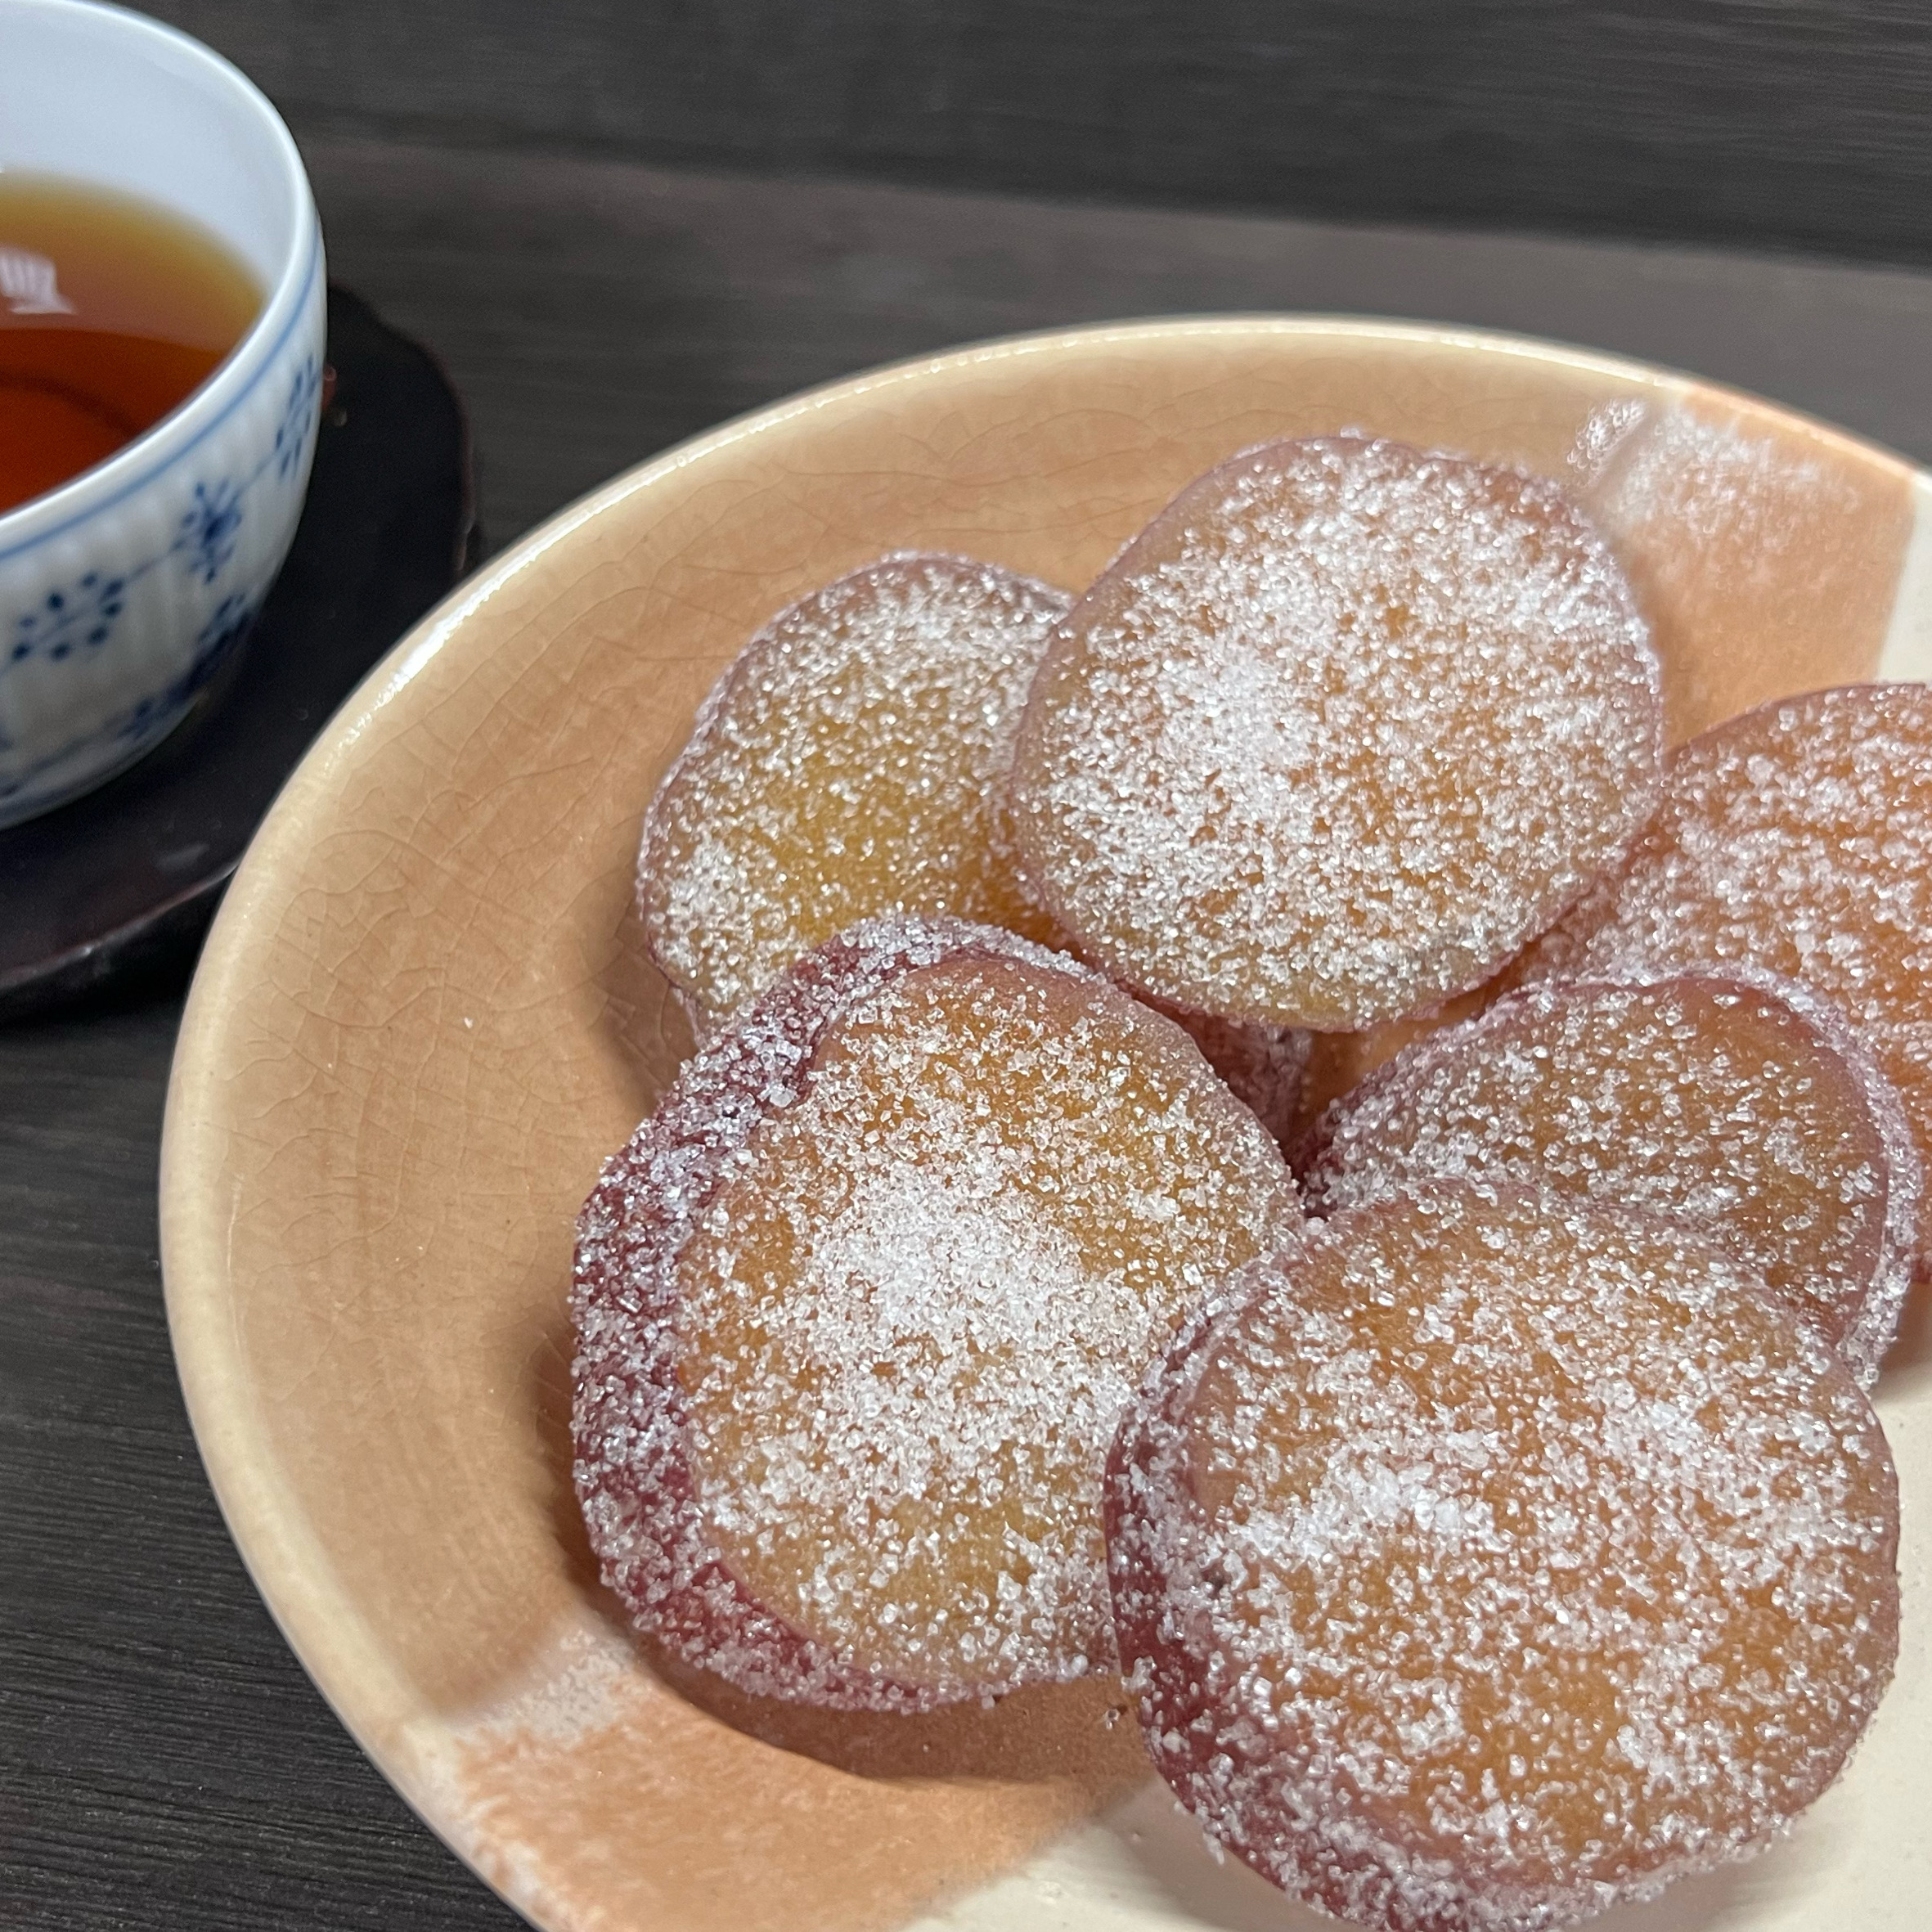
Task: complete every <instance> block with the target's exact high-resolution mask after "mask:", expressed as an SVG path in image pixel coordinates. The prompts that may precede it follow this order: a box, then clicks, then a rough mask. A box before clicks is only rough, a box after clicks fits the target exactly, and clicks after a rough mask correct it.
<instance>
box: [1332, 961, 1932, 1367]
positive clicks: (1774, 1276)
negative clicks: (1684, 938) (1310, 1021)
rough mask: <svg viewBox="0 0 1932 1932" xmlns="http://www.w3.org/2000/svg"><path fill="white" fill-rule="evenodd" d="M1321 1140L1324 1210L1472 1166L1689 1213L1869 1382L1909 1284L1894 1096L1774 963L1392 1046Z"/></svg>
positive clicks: (1914, 1171) (1545, 994)
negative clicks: (1777, 975)
mask: <svg viewBox="0 0 1932 1932" xmlns="http://www.w3.org/2000/svg"><path fill="white" fill-rule="evenodd" d="M1314 1141H1315V1144H1314V1147H1313V1148H1312V1149H1311V1150H1310V1154H1309V1156H1308V1157H1307V1158H1305V1161H1304V1162H1303V1163H1302V1166H1303V1180H1304V1185H1305V1188H1306V1191H1307V1195H1308V1198H1309V1201H1310V1205H1311V1206H1313V1207H1314V1209H1315V1210H1316V1211H1318V1212H1320V1213H1333V1212H1335V1211H1337V1210H1339V1209H1341V1208H1346V1207H1353V1206H1359V1205H1361V1204H1362V1203H1363V1202H1366V1201H1370V1200H1373V1199H1377V1198H1378V1197H1382V1196H1384V1195H1386V1194H1390V1193H1400V1192H1402V1191H1404V1189H1406V1188H1411V1187H1413V1185H1415V1184H1416V1183H1418V1181H1424V1180H1453V1179H1471V1178H1473V1179H1484V1180H1491V1181H1514V1182H1518V1183H1521V1184H1524V1185H1529V1186H1535V1185H1542V1186H1545V1187H1548V1188H1553V1189H1555V1190H1556V1191H1557V1192H1558V1193H1563V1194H1566V1195H1570V1196H1583V1197H1588V1198H1590V1199H1593V1200H1597V1201H1603V1202H1611V1203H1615V1202H1623V1203H1624V1205H1626V1206H1632V1207H1640V1208H1643V1209H1646V1210H1647V1211H1651V1212H1653V1213H1663V1214H1669V1215H1674V1216H1676V1217H1678V1218H1679V1219H1681V1220H1686V1221H1687V1222H1690V1223H1691V1224H1693V1225H1695V1226H1696V1227H1698V1228H1699V1229H1700V1230H1701V1232H1702V1233H1703V1234H1704V1235H1705V1237H1706V1238H1708V1239H1709V1240H1710V1241H1712V1242H1715V1243H1716V1244H1717V1245H1719V1247H1725V1248H1728V1249H1729V1250H1730V1251H1732V1252H1733V1253H1734V1254H1736V1255H1737V1256H1738V1258H1739V1259H1740V1260H1743V1261H1744V1262H1746V1264H1747V1265H1749V1266H1750V1268H1751V1269H1752V1270H1753V1271H1754V1272H1755V1273H1756V1274H1761V1275H1762V1276H1763V1277H1764V1280H1765V1281H1766V1282H1767V1283H1769V1284H1770V1286H1771V1287H1773V1288H1775V1289H1777V1291H1778V1292H1780V1293H1781V1294H1784V1295H1786V1296H1790V1297H1791V1298H1792V1299H1793V1300H1794V1302H1795V1305H1796V1306H1797V1307H1798V1308H1799V1309H1800V1310H1802V1311H1803V1312H1804V1313H1806V1314H1808V1315H1809V1316H1810V1317H1811V1318H1812V1319H1815V1320H1816V1321H1817V1323H1819V1325H1820V1328H1821V1329H1822V1332H1823V1333H1824V1334H1825V1336H1826V1339H1827V1340H1829V1341H1831V1343H1832V1344H1833V1346H1835V1347H1836V1348H1837V1349H1838V1350H1839V1351H1840V1354H1841V1355H1844V1359H1845V1360H1846V1362H1847V1363H1848V1364H1849V1365H1850V1367H1851V1369H1852V1372H1853V1374H1854V1375H1856V1376H1857V1377H1858V1380H1859V1382H1860V1383H1861V1384H1862V1386H1865V1387H1867V1388H1869V1387H1870V1386H1871V1383H1872V1382H1873V1381H1874V1380H1875V1379H1876V1376H1877V1373H1878V1365H1879V1360H1880V1357H1881V1356H1882V1355H1883V1354H1884V1353H1885V1348H1886V1346H1887V1345H1888V1344H1889V1342H1890V1341H1891V1339H1892V1336H1893V1334H1894V1331H1895V1329H1896V1328H1897V1326H1898V1313H1899V1310H1900V1307H1901V1305H1903V1301H1904V1298H1905V1292H1906V1289H1907V1287H1909V1286H1910V1284H1911V1281H1912V1242H1913V1238H1914V1233H1915V1229H1916V1220H1917V1215H1918V1206H1919V1197H1920V1192H1921V1175H1920V1171H1919V1161H1918V1156H1917V1154H1916V1151H1915V1150H1914V1148H1913V1147H1912V1139H1911V1134H1910V1131H1909V1130H1908V1129H1907V1126H1906V1121H1905V1114H1904V1110H1903V1107H1902V1106H1901V1105H1900V1104H1899V1101H1898V1094H1897V1093H1896V1092H1895V1091H1894V1089H1893V1087H1892V1085H1891V1083H1890V1082H1889V1081H1887V1080H1886V1079H1885V1076H1884V1075H1883V1074H1882V1073H1880V1072H1879V1070H1878V1067H1877V1066H1876V1063H1874V1062H1873V1060H1872V1058H1871V1055H1870V1054H1868V1053H1867V1051H1866V1050H1865V1048H1864V1047H1863V1045H1862V1044H1861V1042H1860V1041H1859V1040H1858V1038H1857V1036H1855V1035H1854V1034H1853V1032H1852V1031H1851V1029H1850V1028H1849V1027H1848V1026H1847V1025H1846V1023H1845V1022H1844V1020H1843V1018H1840V1015H1839V1014H1838V1013H1836V1012H1835V1010H1834V1009H1831V1007H1829V1006H1827V1005H1826V1004H1824V1003H1823V1002H1822V1001H1821V1000H1817V999H1815V998H1813V996H1812V995H1809V994H1808V993H1807V992H1805V991H1804V989H1803V988H1802V987H1799V986H1794V985H1792V984H1791V983H1790V982H1785V981H1773V980H1771V979H1769V978H1768V976H1764V975H1753V976H1751V977H1750V978H1748V979H1746V978H1740V977H1726V976H1724V975H1723V974H1720V973H1703V974H1693V975H1686V976H1683V977H1678V978H1674V979H1667V980H1663V981H1660V982H1656V983H1655V984H1652V985H1648V986H1629V985H1615V984H1606V983H1604V982H1591V981H1577V982H1568V983H1565V984H1560V985H1556V986H1538V987H1533V988H1530V989H1529V990H1528V991H1523V992H1519V993H1516V994H1513V995H1510V996H1509V997H1507V998H1506V999H1503V1000H1500V1001H1498V1003H1497V1004H1495V1005H1494V1006H1492V1007H1491V1008H1490V1009H1489V1010H1488V1011H1487V1012H1486V1013H1482V1014H1481V1015H1480V1016H1479V1017H1477V1018H1473V1019H1470V1020H1465V1021H1463V1022H1462V1023H1461V1024H1460V1025H1458V1026H1453V1027H1445V1028H1444V1029H1443V1031H1440V1032H1438V1033H1434V1034H1431V1036H1429V1037H1428V1038H1427V1039H1426V1040H1420V1041H1418V1042H1417V1043H1416V1044H1415V1045H1412V1046H1409V1047H1407V1048H1405V1049H1404V1050H1403V1051H1402V1052H1401V1053H1400V1054H1397V1055H1396V1057H1395V1058H1394V1059H1393V1060H1391V1062H1389V1063H1387V1064H1386V1066H1384V1067H1381V1068H1379V1069H1378V1070H1377V1072H1374V1073H1373V1074H1372V1075H1371V1076H1369V1077H1368V1080H1366V1081H1364V1083H1363V1084H1362V1085H1360V1086H1359V1087H1357V1088H1356V1089H1355V1091H1354V1092H1353V1093H1352V1094H1348V1095H1347V1096H1346V1098H1344V1099H1341V1100H1340V1101H1338V1102H1337V1103H1336V1104H1335V1105H1334V1106H1333V1107H1332V1108H1330V1109H1329V1111H1328V1115H1327V1116H1326V1117H1325V1118H1324V1119H1323V1121H1322V1123H1321V1125H1320V1126H1319V1128H1318V1130H1317V1132H1316V1134H1315V1136H1314Z"/></svg>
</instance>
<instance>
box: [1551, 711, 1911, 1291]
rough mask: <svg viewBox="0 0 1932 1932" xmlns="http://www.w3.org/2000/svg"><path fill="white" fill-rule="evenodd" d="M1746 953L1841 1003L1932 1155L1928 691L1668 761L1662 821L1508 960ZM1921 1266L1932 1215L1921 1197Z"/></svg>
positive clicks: (1662, 961)
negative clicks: (1524, 953) (1528, 947)
mask: <svg viewBox="0 0 1932 1932" xmlns="http://www.w3.org/2000/svg"><path fill="white" fill-rule="evenodd" d="M1730 962H1742V963H1746V964H1752V965H1755V966H1758V967H1760V968H1763V969H1764V971H1766V972H1768V973H1777V974H1779V975H1781V977H1784V978H1786V979H1794V980H1799V981H1801V982H1804V984H1805V985H1807V986H1810V987H1812V988H1813V990H1814V991H1817V992H1819V993H1821V994H1822V995H1824V996H1825V998H1826V999H1827V1000H1830V1001H1831V1003H1832V1004H1834V1005H1835V1006H1836V1007H1838V1008H1839V1009H1840V1010H1841V1011H1842V1012H1843V1013H1844V1014H1845V1016H1846V1017H1847V1018H1849V1020H1850V1021H1851V1022H1852V1023H1853V1026H1854V1027H1857V1028H1858V1031H1860V1033H1862V1035H1863V1036H1864V1038H1865V1040H1866V1041H1867V1044H1868V1045H1870V1047H1871V1050H1872V1053H1873V1054H1874V1055H1875V1056H1876V1058H1877V1060H1878V1063H1879V1064H1880V1066H1881V1067H1883V1068H1884V1069H1885V1073H1886V1075H1887V1076H1889V1079H1890V1080H1891V1081H1892V1084H1893V1085H1894V1086H1895V1087H1896V1088H1897V1089H1898V1093H1899V1096H1900V1098H1901V1099H1903V1101H1904V1103H1905V1111H1906V1114H1907V1118H1908V1119H1909V1120H1910V1121H1911V1122H1912V1133H1913V1137H1914V1139H1916V1141H1917V1143H1918V1148H1919V1152H1920V1156H1921V1159H1925V1158H1927V1157H1932V690H1928V689H1927V688H1926V687H1925V685H1911V684H1895V685H1840V686H1838V687H1836V688H1835V689H1833V690H1825V691H1814V692H1813V693H1811V694H1809V695H1808V696H1805V697H1801V698H1786V699H1778V700H1777V701H1776V702H1775V703H1770V704H1765V705H1760V706H1759V708H1758V709H1756V710H1755V711H1750V712H1745V713H1744V714H1743V715H1742V716H1741V717H1735V718H1732V719H1730V720H1729V721H1728V722H1726V723H1724V724H1722V725H1719V726H1714V728H1713V729H1712V730H1709V731H1706V732H1705V733H1704V735H1702V736H1701V737H1699V738H1694V739H1692V740H1691V741H1690V743H1689V744H1685V745H1683V746H1681V747H1680V748H1678V751H1677V752H1676V753H1675V754H1674V756H1673V757H1672V759H1671V762H1670V767H1669V775H1668V777H1667V780H1666V783H1665V790H1664V796H1663V801H1662V802H1661V804H1660V806H1659V807H1658V810H1657V813H1656V817H1655V818H1654V819H1653V820H1651V823H1650V824H1649V825H1647V827H1646V828H1645V829H1644V832H1643V835H1642V838H1640V839H1639V840H1638V842H1637V844H1636V845H1635V846H1634V847H1633V848H1632V850H1631V851H1630V854H1629V858H1628V860H1626V861H1625V862H1624V864H1623V865H1622V866H1621V867H1620V868H1619V869H1616V870H1615V871H1614V872H1612V873H1611V874H1609V875H1608V877H1606V878H1605V879H1604V880H1603V881H1602V882H1601V883H1600V884H1599V885H1597V887H1593V889H1592V891H1591V892H1590V893H1589V894H1588V896H1587V897H1586V898H1585V899H1584V901H1582V902H1581V903H1580V904H1579V905H1578V906H1577V907H1576V908H1575V910H1574V911H1573V912H1572V913H1571V914H1570V915H1569V917H1567V918H1566V919H1564V920H1563V922H1562V923H1561V924H1560V925H1559V926H1558V927H1557V928H1556V929H1555V930H1554V931H1553V932H1550V933H1548V935H1546V936H1545V937H1544V938H1543V940H1541V941H1539V943H1538V945H1537V946H1536V947H1535V948H1534V950H1533V951H1532V952H1531V954H1530V956H1529V958H1528V959H1526V960H1525V962H1524V964H1522V966H1521V968H1519V969H1518V971H1519V975H1520V977H1528V978H1532V979H1536V978H1551V977H1582V976H1585V975H1603V974H1608V975H1613V976H1615V977H1650V978H1655V977H1660V976H1662V975H1663V974H1665V973H1679V972H1683V971H1685V970H1687V969H1688V968H1695V967H1698V966H1702V965H1709V964H1726V963H1730ZM1918 1265H1919V1267H1920V1269H1921V1271H1925V1270H1927V1269H1932V1214H1929V1213H1928V1209H1927V1206H1926V1205H1925V1204H1923V1203H1922V1204H1921V1214H1920V1233H1919V1242H1918Z"/></svg>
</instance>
